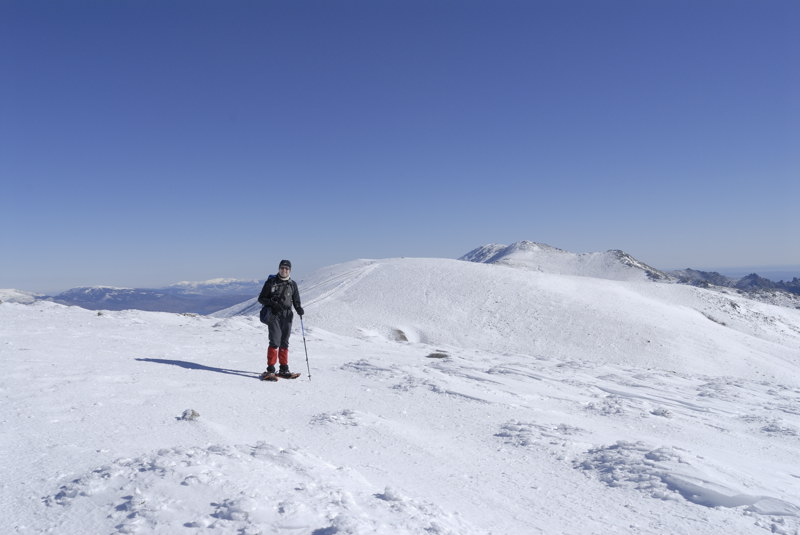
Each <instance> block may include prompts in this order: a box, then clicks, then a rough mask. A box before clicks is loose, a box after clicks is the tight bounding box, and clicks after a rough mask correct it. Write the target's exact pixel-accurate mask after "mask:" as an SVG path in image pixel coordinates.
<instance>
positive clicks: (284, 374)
mask: <svg viewBox="0 0 800 535" xmlns="http://www.w3.org/2000/svg"><path fill="white" fill-rule="evenodd" d="M277 375H278V377H280V378H282V379H297V378H298V377H300V374H299V373H292V372H290V371H288V370H287V371H285V372H278V374H277Z"/></svg>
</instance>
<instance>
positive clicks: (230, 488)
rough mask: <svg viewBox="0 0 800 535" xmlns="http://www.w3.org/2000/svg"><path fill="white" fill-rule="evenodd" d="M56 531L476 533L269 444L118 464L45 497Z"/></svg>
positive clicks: (186, 450)
mask: <svg viewBox="0 0 800 535" xmlns="http://www.w3.org/2000/svg"><path fill="white" fill-rule="evenodd" d="M44 502H45V503H46V505H47V506H48V509H49V512H50V513H52V519H51V520H52V524H51V528H52V529H53V530H54V531H58V532H61V533H87V532H88V533H110V532H116V533H137V532H152V531H153V530H158V532H160V533H176V532H178V531H182V530H184V529H185V528H189V529H193V530H199V531H205V530H219V531H220V532H222V533H245V534H256V533H284V532H291V533H295V532H297V533H315V534H320V535H321V534H330V535H333V534H361V533H364V534H366V533H408V534H416V533H435V534H457V533H458V534H460V533H475V532H476V531H475V530H474V529H473V528H471V527H470V526H468V525H465V524H464V523H463V522H462V521H461V520H460V519H459V518H458V517H457V516H455V515H452V514H449V513H445V512H444V511H442V510H441V509H439V508H438V507H437V506H436V505H434V504H431V503H428V502H425V501H420V500H415V499H412V498H409V497H406V496H404V495H403V494H402V493H401V492H399V491H397V490H395V489H392V488H390V487H384V488H383V489H380V491H378V489H375V488H373V487H372V486H371V485H370V484H369V483H368V482H367V481H366V480H365V479H364V478H363V477H361V476H360V475H359V473H357V472H355V471H353V470H350V469H346V468H340V467H336V466H333V465H330V464H328V463H326V462H324V461H322V460H320V459H319V458H316V457H314V456H312V455H310V454H308V453H304V452H302V451H299V450H296V449H294V450H293V449H280V448H278V447H276V446H273V445H271V444H268V443H266V442H258V443H256V444H255V445H212V446H208V447H176V448H170V449H162V450H159V451H156V452H154V453H151V454H148V455H144V456H142V457H138V458H135V459H120V460H117V461H115V462H114V463H112V464H109V465H105V466H101V467H98V468H96V469H94V470H91V471H90V472H88V473H86V474H83V475H81V476H80V477H78V478H75V479H72V480H71V481H69V482H68V483H66V484H64V485H62V486H61V487H60V488H59V489H58V490H57V491H56V492H55V493H53V494H52V495H50V496H47V497H45V498H44Z"/></svg>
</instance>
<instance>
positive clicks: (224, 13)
mask: <svg viewBox="0 0 800 535" xmlns="http://www.w3.org/2000/svg"><path fill="white" fill-rule="evenodd" d="M798 24H800V3H798V2H796V1H771V0H765V1H755V0H753V1H746V2H742V1H737V0H724V1H702V0H692V1H681V0H674V1H673V0H670V1H666V0H664V1H639V0H636V1H615V0H613V1H612V0H609V1H596V0H591V1H579V0H566V1H535V0H530V1H510V0H509V1H503V0H500V1H497V0H494V1H480V2H478V1H470V0H459V1H455V0H452V1H437V0H426V1H415V0H405V1H390V0H385V1H383V0H364V1H360V0H346V1H331V0H326V1H304V0H293V1H238V2H237V1H181V2H176V1H170V0H161V1H146V0H137V1H132V0H130V1H127V0H117V1H114V2H109V1H105V0H97V1H81V0H73V1H70V2H60V1H55V0H52V1H37V0H26V1H8V0H2V1H1V2H0V72H1V73H2V76H3V81H2V83H0V176H2V184H3V185H2V211H0V224H1V225H2V234H0V255H2V257H3V260H2V268H1V270H2V271H0V287H14V288H19V289H24V290H31V291H51V290H55V289H65V288H68V287H72V286H78V285H99V284H109V285H118V286H159V285H164V284H169V283H172V282H176V281H179V280H205V279H209V278H214V277H240V278H260V277H264V276H265V275H266V274H268V273H271V272H274V271H275V269H276V267H277V263H278V261H279V260H280V259H281V258H290V259H292V261H293V262H294V265H295V270H294V271H295V277H296V278H299V277H302V276H303V274H307V273H310V271H311V270H313V269H316V268H318V267H321V266H325V265H329V264H334V263H338V262H343V261H347V260H351V259H355V258H384V257H395V256H426V257H458V256H460V255H462V254H464V253H466V252H467V251H469V250H470V249H472V248H474V247H477V246H480V245H483V244H486V243H506V244H507V243H511V242H514V241H519V240H525V239H527V240H533V241H539V242H543V243H547V244H550V245H553V246H556V247H560V248H562V249H567V250H570V251H574V252H589V251H602V250H607V249H623V250H625V251H627V252H628V253H630V254H632V255H634V256H636V257H637V258H639V259H640V260H642V261H644V262H647V263H649V264H651V265H654V266H656V267H660V268H678V267H697V268H707V267H714V268H722V267H733V266H743V265H745V266H765V265H800V240H798V237H797V236H798V231H797V229H800V210H798V199H800V180H798V171H800V154H798V147H800V104H798V97H797V95H798V94H800V67H798V65H800V38H798V36H797V33H796V32H795V31H794V30H796V28H797V26H798ZM798 275H800V273H798Z"/></svg>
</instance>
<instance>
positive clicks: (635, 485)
mask: <svg viewBox="0 0 800 535" xmlns="http://www.w3.org/2000/svg"><path fill="white" fill-rule="evenodd" d="M463 266H468V267H463ZM473 270H474V271H473ZM487 280H488V281H489V282H491V284H489V285H488V286H487V287H485V288H484V289H483V291H481V292H475V294H474V295H473V294H472V293H470V292H465V291H464V288H477V287H480V286H476V285H477V283H478V282H482V281H487ZM473 283H474V284H473ZM304 289H305V290H308V291H307V292H304V293H303V296H304V307H305V308H306V317H305V326H306V338H307V342H308V349H309V358H310V363H311V374H312V379H311V381H309V380H308V377H307V376H306V368H305V356H304V354H303V349H302V348H303V344H302V339H301V337H300V332H299V322H295V332H294V334H293V339H292V346H291V347H292V348H291V352H290V354H291V357H290V363H291V366H292V368H293V369H294V371H299V372H303V376H302V377H301V378H300V379H297V380H293V381H288V380H282V381H278V382H277V383H262V382H260V381H258V380H257V376H258V374H259V373H260V372H261V371H262V370H263V368H264V364H265V363H264V360H265V349H266V338H267V335H266V328H265V327H264V326H262V325H261V324H260V323H259V322H258V319H257V316H235V315H234V316H230V315H228V317H220V318H209V317H192V316H182V315H175V314H162V313H148V312H137V311H124V312H103V313H101V314H100V315H98V314H97V313H96V312H93V311H87V310H82V309H78V308H70V307H63V306H60V305H55V304H52V303H45V302H38V303H33V304H28V305H22V304H14V303H2V304H0V325H2V328H0V329H1V330H0V358H2V361H3V363H4V365H5V366H4V367H5V374H4V375H3V376H2V377H0V395H2V398H3V407H4V411H3V416H2V423H3V430H4V432H3V434H2V438H0V440H1V441H2V442H0V451H2V452H4V453H3V458H2V462H3V473H4V477H3V478H2V480H1V481H0V492H2V500H0V529H2V531H3V532H10V533H15V532H16V533H47V532H50V533H68V532H76V531H75V530H76V529H78V530H79V531H80V532H84V533H181V532H185V533H251V534H252V533H265V534H266V533H304V534H316V535H323V534H334V533H337V534H362V533H363V534H366V533H426V532H429V533H458V534H471V533H476V534H489V533H491V534H506V533H509V534H510V533H547V534H561V533H563V534H594V533H596V534H601V533H602V534H606V533H615V532H617V533H641V534H644V533H646V534H651V533H652V534H655V533H659V534H661V533H676V534H680V533H685V534H693V535H694V534H709V535H711V534H718V533H731V534H752V533H762V532H763V533H780V534H796V533H797V532H798V530H800V511H799V510H798V507H800V498H798V497H800V471H798V470H797V468H796V459H797V456H798V451H799V450H800V383H798V380H797V377H798V374H797V364H798V363H797V355H798V354H800V352H797V348H798V346H799V345H798V339H799V337H798V325H800V321H798V315H797V313H796V311H793V310H789V309H781V308H779V307H771V306H769V305H762V304H758V303H754V302H751V301H747V300H743V299H734V298H730V299H729V297H728V296H725V297H720V296H719V294H715V293H711V292H706V291H701V290H697V289H694V288H687V287H680V286H675V285H659V284H650V283H625V282H618V281H598V280H595V279H590V278H586V277H572V276H555V275H548V274H543V273H527V274H525V275H523V274H521V273H520V271H519V270H516V271H515V270H513V269H512V268H508V267H502V266H486V265H479V264H468V263H465V262H460V263H451V262H450V261H440V262H439V261H432V262H429V261H427V260H419V259H406V260H404V261H400V260H391V261H361V262H358V263H354V264H352V265H345V266H334V267H333V268H330V269H329V270H327V271H324V272H323V273H321V274H320V275H319V277H318V278H316V279H314V280H310V281H308V282H307V283H306V284H305V285H302V284H301V291H304ZM534 290H535V297H531V296H530V292H531V291H534ZM370 295H371V298H370ZM600 297H603V299H600ZM731 302H732V303H734V304H735V305H736V306H733V305H731V304H730V303H731ZM422 304H425V305H426V306H421V305H422ZM241 308H242V309H245V308H246V306H244V305H243V307H241ZM252 310H254V309H252V307H251V311H252ZM451 311H452V313H451ZM704 313H705V315H704ZM706 315H708V316H711V317H713V318H714V320H711V319H709V318H708V317H706ZM519 318H526V319H525V320H524V321H523V320H521V319H519ZM722 323H725V325H723V324H722ZM587 333H591V334H592V338H593V340H594V343H593V344H589V343H587V342H585V341H574V340H573V341H572V342H570V340H572V339H574V338H576V337H578V335H579V334H587ZM645 340H650V342H649V344H647V342H646V341H645ZM560 344H564V345H563V346H562V345H560ZM652 348H657V349H652ZM793 357H794V360H793ZM190 409H191V410H194V411H195V412H196V413H197V414H198V416H197V417H196V418H195V419H185V418H184V416H183V415H184V413H185V412H186V411H187V410H190Z"/></svg>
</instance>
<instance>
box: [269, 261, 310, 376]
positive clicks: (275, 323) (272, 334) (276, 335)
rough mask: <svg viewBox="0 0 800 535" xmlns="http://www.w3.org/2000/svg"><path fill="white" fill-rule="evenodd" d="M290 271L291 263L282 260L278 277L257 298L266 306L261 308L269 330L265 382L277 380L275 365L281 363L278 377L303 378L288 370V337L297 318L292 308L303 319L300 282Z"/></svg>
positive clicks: (270, 281) (271, 277)
mask: <svg viewBox="0 0 800 535" xmlns="http://www.w3.org/2000/svg"><path fill="white" fill-rule="evenodd" d="M291 271H292V263H291V262H289V261H288V260H281V262H280V264H278V274H277V275H270V276H269V277H268V278H267V281H266V282H265V283H264V288H263V289H262V290H261V293H260V294H259V296H258V302H259V303H261V304H262V305H264V306H263V307H262V309H261V321H262V322H263V323H266V324H267V327H269V348H268V349H267V370H266V371H265V372H264V373H263V374H261V379H262V380H273V381H274V380H276V374H275V363H276V362H280V368H279V370H278V373H277V376H278V377H285V378H290V379H294V378H296V377H299V376H300V374H299V373H291V372H290V371H289V335H290V334H291V332H292V319H293V317H294V314H292V306H294V309H295V310H296V311H297V313H298V314H299V315H300V316H302V315H303V307H302V306H301V305H300V292H299V291H298V289H297V283H296V282H295V281H293V280H292V279H291V278H290V277H289V274H290V273H291Z"/></svg>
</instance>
